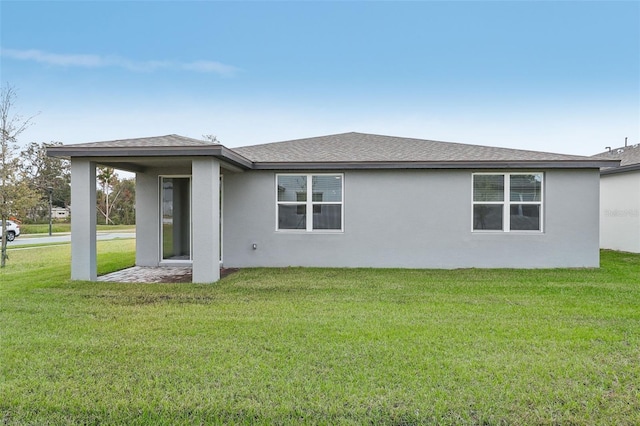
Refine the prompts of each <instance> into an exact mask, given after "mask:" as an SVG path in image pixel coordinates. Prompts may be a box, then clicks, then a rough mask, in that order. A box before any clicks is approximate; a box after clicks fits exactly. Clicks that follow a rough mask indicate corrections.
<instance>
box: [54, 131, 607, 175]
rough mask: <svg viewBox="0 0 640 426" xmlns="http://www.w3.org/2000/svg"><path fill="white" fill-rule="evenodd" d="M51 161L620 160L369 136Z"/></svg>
mask: <svg viewBox="0 0 640 426" xmlns="http://www.w3.org/2000/svg"><path fill="white" fill-rule="evenodd" d="M47 152H48V153H49V155H52V156H68V157H86V158H89V157H94V158H102V159H103V160H102V161H104V158H116V157H117V158H119V159H121V160H119V161H125V159H129V160H126V161H131V159H132V158H138V159H139V158H148V157H166V158H169V157H171V158H188V157H194V156H213V157H217V158H219V159H221V160H224V161H226V162H227V163H229V164H232V165H236V166H238V167H241V168H243V169H263V170H264V169H269V170H286V169H291V170H301V169H349V168H354V169H357V168H495V167H507V168H526V167H551V168H573V167H584V168H598V167H606V166H616V165H617V164H618V163H617V161H615V159H613V160H612V159H597V158H593V157H583V156H578V155H565V154H554V153H549V152H539V151H527V150H519V149H510V148H497V147H490V146H480V145H468V144H462V143H453V142H440V141H432V140H425V139H415V138H402V137H395V136H381V135H372V134H366V133H355V132H351V133H342V134H337V135H329V136H320V137H314V138H306V139H297V140H290V141H284V142H274V143H267V144H262V145H252V146H245V147H241V148H233V149H229V148H226V147H225V146H223V145H220V144H214V143H210V142H207V141H202V140H198V139H192V138H187V137H184V136H179V135H166V136H155V137H149V138H136V139H120V140H114V141H104V142H93V143H85V144H74V145H62V146H54V147H50V148H48V149H47Z"/></svg>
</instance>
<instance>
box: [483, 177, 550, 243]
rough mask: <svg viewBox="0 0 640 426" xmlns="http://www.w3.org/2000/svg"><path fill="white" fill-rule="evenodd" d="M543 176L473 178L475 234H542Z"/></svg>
mask: <svg viewBox="0 0 640 426" xmlns="http://www.w3.org/2000/svg"><path fill="white" fill-rule="evenodd" d="M542 180H543V174H542V173H476V174H474V175H473V230H474V231H504V232H509V231H542V199H543V198H542V188H543V185H542Z"/></svg>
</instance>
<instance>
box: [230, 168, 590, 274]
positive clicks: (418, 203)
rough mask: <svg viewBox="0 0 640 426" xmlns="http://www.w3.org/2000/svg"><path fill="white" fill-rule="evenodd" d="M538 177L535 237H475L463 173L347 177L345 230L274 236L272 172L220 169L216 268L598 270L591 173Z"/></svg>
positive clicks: (466, 173) (468, 185)
mask: <svg viewBox="0 0 640 426" xmlns="http://www.w3.org/2000/svg"><path fill="white" fill-rule="evenodd" d="M532 171H536V172H539V171H540V170H532ZM483 172H486V170H483ZM544 172H545V183H544V185H545V200H544V207H543V208H544V232H542V233H518V232H510V233H502V232H496V233H474V232H472V231H471V176H472V171H470V170H466V171H465V170H377V171H367V170H362V171H346V172H344V232H343V233H306V232H286V231H276V229H275V228H276V218H275V215H276V206H275V175H276V173H275V172H269V171H250V172H244V173H226V174H225V177H224V213H223V215H224V216H223V221H224V229H223V250H224V252H223V263H224V266H225V267H250V266H278V267H285V266H336V267H403V268H467V267H479V268H492V267H507V268H516V267H517V268H547V267H597V266H598V265H599V248H598V246H599V235H598V234H599V229H598V226H599V219H598V209H599V173H598V170H596V169H588V170H547V171H544ZM254 243H255V244H257V249H256V250H254V249H253V248H252V245H253V244H254Z"/></svg>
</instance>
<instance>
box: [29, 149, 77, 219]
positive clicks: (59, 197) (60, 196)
mask: <svg viewBox="0 0 640 426" xmlns="http://www.w3.org/2000/svg"><path fill="white" fill-rule="evenodd" d="M58 145H62V143H61V142H52V143H41V144H38V143H35V142H32V143H30V144H29V145H28V146H27V148H26V149H24V150H22V152H21V153H20V158H21V164H20V169H21V171H22V174H23V176H24V178H25V179H26V180H28V182H29V186H30V187H31V188H32V189H33V190H34V191H35V192H36V193H38V194H39V195H40V200H39V203H38V204H37V205H36V206H34V208H33V209H31V211H30V212H29V213H28V214H27V216H28V217H30V218H31V219H32V220H34V221H35V220H38V219H42V218H43V215H42V213H43V212H46V213H45V215H46V214H48V211H49V208H48V207H49V188H51V191H52V197H51V198H52V205H53V206H56V207H68V206H69V204H70V201H71V170H70V164H69V160H67V159H64V158H58V157H49V156H48V155H47V147H50V146H58Z"/></svg>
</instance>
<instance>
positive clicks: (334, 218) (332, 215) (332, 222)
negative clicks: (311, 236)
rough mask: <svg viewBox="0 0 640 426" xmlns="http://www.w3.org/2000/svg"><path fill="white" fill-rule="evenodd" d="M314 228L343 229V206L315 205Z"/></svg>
mask: <svg viewBox="0 0 640 426" xmlns="http://www.w3.org/2000/svg"><path fill="white" fill-rule="evenodd" d="M313 229H342V206H341V205H340V204H320V205H315V206H313Z"/></svg>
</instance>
